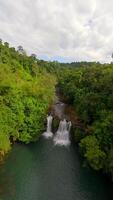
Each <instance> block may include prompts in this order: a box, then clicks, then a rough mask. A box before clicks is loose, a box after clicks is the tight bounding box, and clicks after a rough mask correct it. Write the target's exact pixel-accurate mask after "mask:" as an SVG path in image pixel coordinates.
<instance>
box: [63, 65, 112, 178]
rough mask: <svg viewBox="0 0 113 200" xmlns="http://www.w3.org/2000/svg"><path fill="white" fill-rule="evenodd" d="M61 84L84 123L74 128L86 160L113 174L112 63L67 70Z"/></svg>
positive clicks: (76, 138)
mask: <svg viewBox="0 0 113 200" xmlns="http://www.w3.org/2000/svg"><path fill="white" fill-rule="evenodd" d="M59 88H60V89H61V91H62V93H63V94H64V96H65V97H66V99H67V100H68V103H70V104H72V105H73V108H74V109H75V110H76V112H77V114H78V116H79V118H80V120H81V122H82V124H83V127H85V128H84V129H83V128H76V129H75V130H74V137H75V140H76V142H78V143H79V147H80V152H81V154H82V155H83V156H84V158H85V164H87V165H89V166H90V167H92V168H93V169H95V170H102V171H103V172H105V173H108V174H109V175H111V176H112V178H113V64H104V65H102V64H99V63H97V64H96V65H95V64H93V63H92V65H91V66H90V67H89V66H88V67H79V68H76V69H75V68H74V69H67V70H64V73H62V75H61V76H59Z"/></svg>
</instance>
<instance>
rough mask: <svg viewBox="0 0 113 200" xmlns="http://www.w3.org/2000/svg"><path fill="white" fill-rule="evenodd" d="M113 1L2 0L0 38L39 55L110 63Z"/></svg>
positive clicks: (49, 57) (0, 0)
mask: <svg viewBox="0 0 113 200" xmlns="http://www.w3.org/2000/svg"><path fill="white" fill-rule="evenodd" d="M112 8H113V1H112V0H108V1H106V0H87V1H84V0H70V1H69V0H34V1H31V0H19V1H14V0H7V1H4V0H0V38H2V39H3V40H4V41H8V42H9V43H11V45H12V46H15V47H16V46H18V45H22V46H23V47H24V48H25V49H26V50H27V52H28V53H29V54H30V53H36V54H37V56H38V57H39V58H48V59H51V60H52V59H54V58H56V59H57V60H60V61H61V60H63V61H70V62H71V61H81V60H82V61H83V60H87V61H100V62H110V61H111V54H112V52H113V45H112V43H113V12H112Z"/></svg>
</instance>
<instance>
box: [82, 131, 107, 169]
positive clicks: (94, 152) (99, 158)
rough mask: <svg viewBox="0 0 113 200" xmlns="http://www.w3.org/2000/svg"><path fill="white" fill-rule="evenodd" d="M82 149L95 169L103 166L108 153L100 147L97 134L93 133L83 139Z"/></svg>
mask: <svg viewBox="0 0 113 200" xmlns="http://www.w3.org/2000/svg"><path fill="white" fill-rule="evenodd" d="M80 150H81V151H82V153H83V154H84V157H85V158H86V160H87V162H88V164H89V165H90V166H91V167H92V168H93V169H95V170H100V169H102V168H103V166H104V162H105V158H106V154H105V153H104V152H103V151H102V150H101V149H100V147H99V143H98V140H97V139H96V137H95V136H92V135H91V136H87V137H85V138H84V139H82V140H81V143H80Z"/></svg>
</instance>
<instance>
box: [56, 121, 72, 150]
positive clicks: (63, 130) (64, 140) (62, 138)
mask: <svg viewBox="0 0 113 200" xmlns="http://www.w3.org/2000/svg"><path fill="white" fill-rule="evenodd" d="M70 129H71V122H66V120H65V119H64V120H61V121H60V124H59V127H58V130H57V132H56V135H55V137H54V144H55V145H60V146H68V145H70V138H69V133H70Z"/></svg>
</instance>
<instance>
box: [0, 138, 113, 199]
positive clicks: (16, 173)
mask: <svg viewBox="0 0 113 200" xmlns="http://www.w3.org/2000/svg"><path fill="white" fill-rule="evenodd" d="M112 189H113V188H112V185H110V183H108V182H107V180H106V179H105V178H104V177H103V176H101V175H98V174H97V173H95V172H94V171H92V170H90V169H87V168H83V167H82V164H81V162H80V158H79V155H78V152H77V148H76V147H75V146H73V144H72V145H71V146H70V147H68V148H66V147H59V146H54V144H53V141H52V139H51V140H46V139H44V138H40V140H39V141H38V142H37V143H35V144H30V145H27V146H25V145H21V144H16V145H15V146H14V148H13V150H12V152H11V153H10V154H9V156H8V158H7V160H6V162H5V164H4V165H2V166H1V167H0V200H51V199H52V200H112V196H113V192H112Z"/></svg>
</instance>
